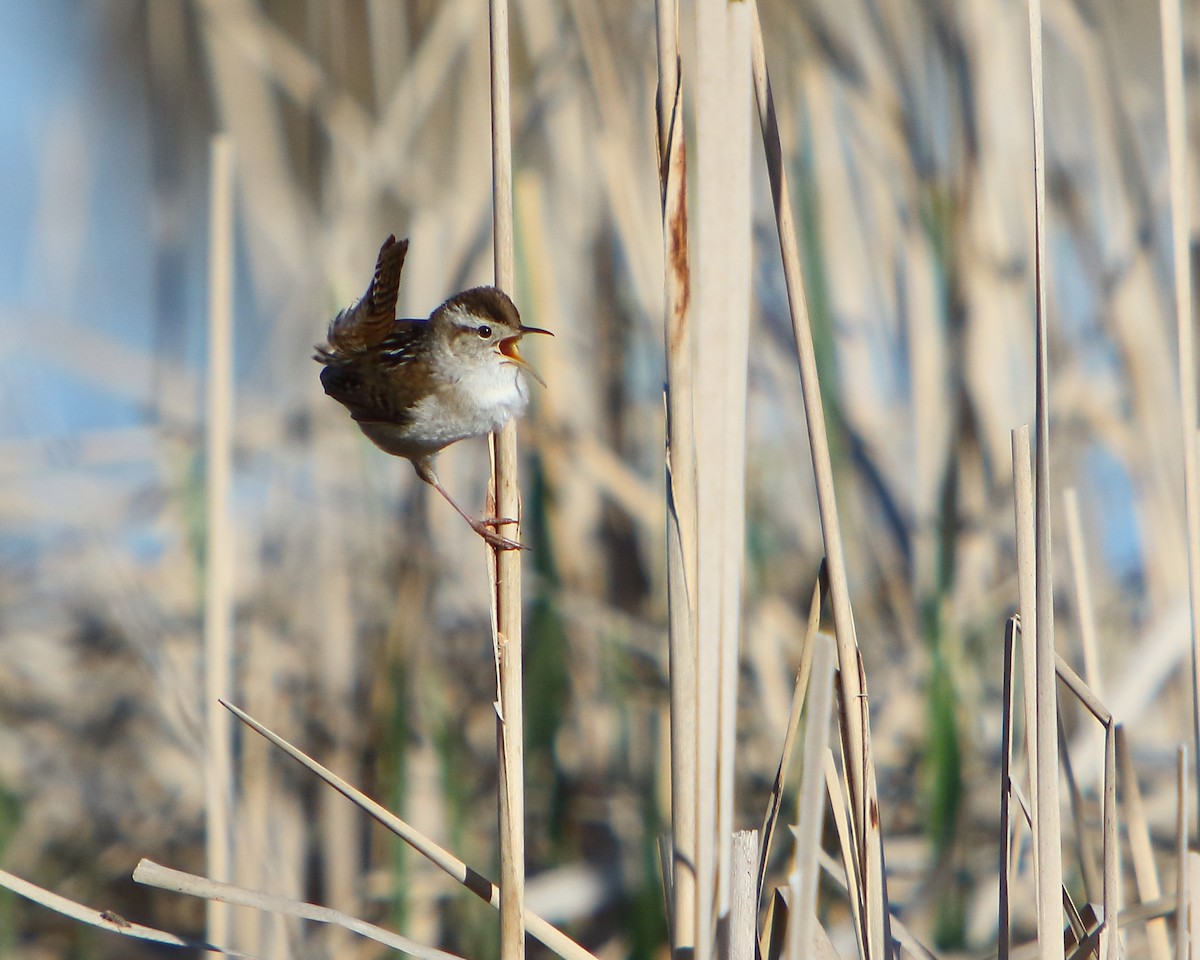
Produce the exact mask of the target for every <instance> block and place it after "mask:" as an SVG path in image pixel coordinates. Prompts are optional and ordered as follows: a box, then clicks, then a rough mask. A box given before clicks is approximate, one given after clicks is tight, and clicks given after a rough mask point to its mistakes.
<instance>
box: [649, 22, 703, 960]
mask: <svg viewBox="0 0 1200 960" xmlns="http://www.w3.org/2000/svg"><path fill="white" fill-rule="evenodd" d="M656 11H657V19H658V70H659V80H658V83H659V89H658V104H659V108H658V109H659V112H658V124H659V130H658V140H659V176H660V186H661V190H662V239H663V264H664V275H663V312H664V315H665V316H664V340H665V344H666V357H667V390H666V401H667V450H666V455H667V485H666V489H667V603H668V622H669V649H670V673H671V731H670V733H671V869H670V871H669V872H668V874H667V875H666V877H665V880H666V882H667V883H669V884H670V891H669V897H668V900H669V902H670V904H671V907H672V909H671V914H670V920H671V946H672V949H673V951H675V952H676V955H679V953H680V952H682V951H684V950H686V949H690V948H691V947H692V946H693V945H694V944H695V943H696V903H695V898H696V870H695V867H696V864H695V854H696V823H697V821H696V712H697V702H696V607H695V589H696V445H695V425H694V422H693V414H692V389H693V378H692V358H693V351H694V344H693V340H692V328H691V312H690V309H689V306H690V302H691V265H690V260H689V254H688V205H687V150H686V139H685V137H684V134H683V85H682V83H681V82H680V76H679V9H678V5H677V3H675V2H674V0H658V3H657V4H656Z"/></svg>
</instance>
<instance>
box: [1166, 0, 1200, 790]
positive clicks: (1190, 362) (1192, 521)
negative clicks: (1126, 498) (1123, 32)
mask: <svg viewBox="0 0 1200 960" xmlns="http://www.w3.org/2000/svg"><path fill="white" fill-rule="evenodd" d="M1180 6H1181V4H1180V0H1159V17H1160V23H1161V29H1162V57H1163V93H1164V98H1165V101H1166V122H1167V166H1168V169H1169V171H1170V184H1171V201H1170V214H1171V252H1172V254H1173V258H1174V268H1175V328H1176V338H1177V343H1178V350H1179V410H1180V419H1181V425H1182V428H1183V502H1184V510H1185V511H1186V514H1187V556H1188V597H1189V599H1190V601H1191V614H1192V624H1191V626H1192V632H1191V639H1192V698H1193V702H1192V709H1193V717H1192V749H1193V752H1194V753H1195V754H1196V756H1200V648H1198V645H1200V478H1198V477H1197V467H1198V466H1200V464H1198V463H1197V442H1196V421H1197V411H1196V402H1197V401H1196V352H1195V351H1196V347H1195V332H1194V329H1193V326H1192V264H1191V223H1190V213H1191V207H1190V204H1189V199H1188V176H1189V173H1188V145H1187V104H1186V99H1185V90H1184V83H1183V55H1184V50H1183V27H1182V23H1181V12H1180ZM1196 775H1197V777H1198V778H1200V763H1198V764H1197V765H1196ZM1196 802H1197V804H1198V805H1200V780H1198V785H1197V794H1196Z"/></svg>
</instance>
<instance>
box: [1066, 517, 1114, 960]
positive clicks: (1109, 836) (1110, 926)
mask: <svg viewBox="0 0 1200 960" xmlns="http://www.w3.org/2000/svg"><path fill="white" fill-rule="evenodd" d="M1069 509H1070V507H1068V510H1069ZM1056 669H1057V672H1058V676H1059V679H1061V680H1062V681H1063V683H1065V684H1066V686H1067V688H1068V689H1069V690H1070V691H1071V692H1072V693H1073V694H1075V696H1076V697H1077V698H1078V700H1079V702H1080V703H1082V704H1083V705H1084V707H1086V708H1087V710H1088V711H1089V712H1090V713H1091V714H1092V716H1093V717H1095V719H1096V720H1097V721H1099V723H1100V725H1101V726H1102V727H1103V728H1104V768H1103V772H1102V780H1101V785H1102V790H1103V797H1102V801H1103V837H1104V842H1103V873H1102V882H1101V903H1102V905H1103V908H1104V920H1103V925H1102V926H1101V928H1100V932H1099V940H1100V960H1116V957H1117V954H1118V952H1119V939H1118V937H1119V931H1120V920H1119V911H1120V903H1119V902H1118V900H1119V896H1120V890H1119V886H1118V881H1119V871H1120V845H1119V838H1118V836H1117V829H1118V820H1117V738H1116V724H1115V723H1114V721H1113V715H1112V712H1111V711H1110V710H1109V709H1108V708H1107V707H1106V706H1105V705H1104V702H1103V700H1102V699H1101V698H1100V695H1099V694H1098V693H1097V692H1096V691H1095V690H1094V689H1092V688H1091V687H1090V686H1089V685H1088V684H1087V683H1086V682H1085V681H1084V680H1083V679H1082V678H1081V677H1080V676H1079V675H1078V674H1076V673H1075V671H1073V670H1072V669H1071V666H1070V664H1068V663H1067V661H1066V660H1064V659H1063V658H1062V656H1057V667H1056ZM1083 829H1084V824H1083V818H1082V817H1080V818H1079V821H1078V823H1077V825H1076V830H1077V831H1078V832H1079V834H1080V846H1081V848H1084V849H1085V850H1086V846H1085V843H1084V839H1083ZM1085 860H1086V857H1085Z"/></svg>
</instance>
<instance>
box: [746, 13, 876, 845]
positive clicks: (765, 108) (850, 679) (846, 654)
mask: <svg viewBox="0 0 1200 960" xmlns="http://www.w3.org/2000/svg"><path fill="white" fill-rule="evenodd" d="M752 54H753V60H752V63H753V71H754V94H755V98H756V100H757V102H758V121H759V127H760V129H761V131H762V139H763V150H764V152H765V154H766V161H767V174H768V176H769V178H770V181H771V198H772V201H773V204H774V207H775V222H776V227H777V231H778V235H779V249H780V254H781V255H782V257H783V275H784V281H785V283H786V286H787V296H788V307H789V310H790V313H791V320H792V330H793V332H794V333H795V335H796V351H797V359H798V361H799V365H800V384H801V389H802V390H803V393H804V417H805V422H806V424H807V426H808V439H809V444H810V446H811V452H812V461H813V471H814V474H815V479H816V488H817V509H818V512H819V513H820V517H821V534H822V537H823V541H824V546H825V561H826V564H827V569H828V573H829V597H830V604H831V606H832V607H833V622H834V630H835V634H836V637H835V638H836V640H837V649H838V678H839V682H840V689H841V694H842V718H843V727H844V739H845V740H846V743H847V753H848V754H849V757H848V760H847V770H846V776H847V781H848V786H849V791H850V808H851V815H852V816H853V818H854V820H855V822H856V823H858V824H864V823H865V822H866V820H867V816H868V810H867V805H868V800H867V797H866V794H865V789H864V779H865V777H864V769H863V756H864V743H863V740H864V736H865V735H866V733H865V731H864V729H863V726H862V717H861V714H860V713H859V712H858V711H857V710H855V709H852V708H851V707H850V706H849V705H850V704H852V703H854V702H855V699H854V698H856V697H857V696H858V695H859V693H860V692H861V691H860V685H859V682H858V677H857V674H858V653H857V650H858V639H857V636H856V635H855V631H854V616H853V611H852V610H851V607H850V587H849V583H848V581H847V577H846V554H845V548H844V546H843V544H842V534H841V524H840V521H839V520H838V512H837V495H836V492H835V490H834V484H833V463H832V461H831V460H830V457H829V435H828V432H827V430H826V427H825V410H824V404H823V402H822V400H821V386H820V380H819V376H818V371H817V355H816V350H815V348H814V346H813V336H812V324H811V321H810V319H809V314H808V302H807V299H806V297H805V293H804V280H803V277H802V275H801V272H800V249H799V246H798V241H797V239H796V223H795V219H794V217H793V214H792V204H791V199H790V194H789V192H788V178H787V169H786V166H785V165H784V162H783V146H782V144H781V142H780V139H779V122H778V120H777V118H776V116H775V101H774V97H773V96H772V93H771V81H770V77H769V75H768V73H767V57H766V48H765V47H764V45H763V36H762V23H761V21H760V19H759V16H758V7H757V4H755V8H754V34H753V47H752ZM871 803H875V801H874V800H872V801H871ZM875 812H876V813H878V810H877V809H876V811H875ZM859 835H860V836H861V835H862V834H861V833H860V834H859ZM858 856H860V857H861V856H863V851H861V850H860V851H859V852H858Z"/></svg>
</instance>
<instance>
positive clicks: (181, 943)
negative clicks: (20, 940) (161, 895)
mask: <svg viewBox="0 0 1200 960" xmlns="http://www.w3.org/2000/svg"><path fill="white" fill-rule="evenodd" d="M0 887H4V888H5V889H7V890H11V891H12V892H13V893H15V894H17V895H18V896H21V897H24V898H25V899H26V900H31V901H33V902H34V903H36V904H40V905H41V906H43V907H46V908H47V909H49V910H53V911H55V912H56V913H61V914H62V915H63V916H64V917H70V918H71V919H72V920H78V921H79V922H80V923H86V924H89V925H90V926H93V927H99V928H100V929H101V930H107V931H109V932H110V933H119V934H121V936H123V937H133V938H134V939H136V940H149V941H151V942H153V943H166V944H169V945H171V946H175V947H187V948H189V949H191V950H207V951H210V952H212V953H225V954H228V955H229V956H233V957H242V956H245V954H242V953H236V952H234V951H233V950H227V949H225V948H224V947H217V946H213V945H212V944H211V943H204V942H203V941H201V940H185V939H184V938H183V937H177V936H175V934H173V933H167V932H166V931H165V930H157V929H155V928H154V927H145V926H142V924H140V923H132V922H130V921H129V920H126V919H125V918H124V917H121V916H118V915H117V914H115V913H113V912H112V911H111V910H94V909H92V908H91V907H85V906H84V905H83V904H81V903H76V902H75V901H74V900H68V899H67V898H66V897H64V896H61V895H60V894H57V893H53V892H51V891H50V890H47V889H45V888H44V887H39V886H37V885H36V884H33V883H30V882H29V881H28V880H23V879H21V878H20V877H18V876H14V875H13V874H11V873H9V872H8V871H7V870H0Z"/></svg>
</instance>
